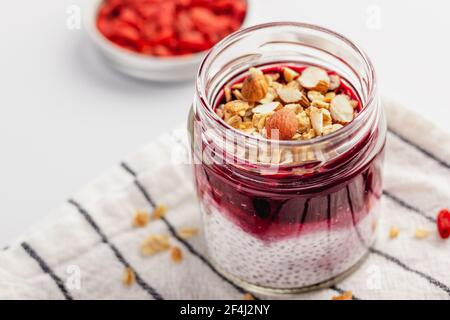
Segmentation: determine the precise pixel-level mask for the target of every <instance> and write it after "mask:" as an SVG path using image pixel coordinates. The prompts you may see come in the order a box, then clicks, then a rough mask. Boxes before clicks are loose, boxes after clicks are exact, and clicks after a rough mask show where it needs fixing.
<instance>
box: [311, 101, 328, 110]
mask: <svg viewBox="0 0 450 320" xmlns="http://www.w3.org/2000/svg"><path fill="white" fill-rule="evenodd" d="M311 106H312V107H316V108H324V109H327V110H328V109H330V104H329V103H327V102H325V101H320V100H314V101H313V102H311Z"/></svg>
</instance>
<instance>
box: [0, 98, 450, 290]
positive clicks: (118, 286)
mask: <svg viewBox="0 0 450 320" xmlns="http://www.w3.org/2000/svg"><path fill="white" fill-rule="evenodd" d="M384 105H385V109H386V111H387V114H388V123H389V133H388V142H387V152H386V164H385V191H384V194H383V200H382V211H383V217H382V221H381V224H380V227H379V228H378V230H379V232H380V234H379V238H378V241H377V243H376V244H375V245H374V247H373V248H371V250H370V255H369V257H368V259H367V260H366V262H365V263H364V264H363V265H362V266H361V267H360V268H359V269H358V270H357V271H356V272H355V273H353V274H352V275H351V276H349V277H348V278H346V279H345V280H344V281H342V282H341V283H339V284H337V285H336V286H333V287H331V288H329V289H323V290H320V291H315V292H310V293H305V294H300V295H296V296H293V297H292V298H294V299H330V298H331V297H332V296H334V295H337V294H339V293H342V292H344V291H352V292H353V295H354V299H449V298H450V269H449V266H450V241H445V240H442V239H440V238H439V236H438V234H437V232H436V221H435V217H436V214H437V212H438V210H439V209H440V208H443V207H448V206H450V138H449V137H448V136H446V135H445V134H444V133H443V132H441V131H439V130H438V129H436V128H435V127H434V126H433V125H432V124H430V123H429V122H427V121H425V120H424V119H423V118H421V117H419V116H418V115H413V114H411V113H410V112H409V111H406V110H405V109H404V108H403V107H401V106H400V105H398V104H396V103H394V102H392V101H385V102H384ZM186 154H187V141H186V138H185V132H184V131H183V130H179V131H176V132H173V133H172V134H168V135H166V136H164V137H162V138H161V139H159V140H158V141H155V142H153V143H150V144H149V145H148V146H147V147H146V148H144V149H143V150H141V151H139V152H137V153H136V154H134V155H133V156H131V157H129V158H128V159H127V160H126V161H125V162H123V163H121V164H120V165H118V166H117V167H115V168H113V169H111V170H110V171H109V172H107V173H106V174H104V175H103V176H101V177H100V178H98V179H97V180H95V181H93V182H92V183H91V184H89V185H88V186H86V187H85V188H83V189H82V190H81V191H80V192H79V193H77V194H75V195H73V197H72V198H71V199H70V200H69V201H67V202H66V203H64V204H63V205H62V206H61V207H60V208H58V209H57V210H55V212H53V214H51V215H50V216H49V217H48V218H46V219H45V221H42V222H41V223H40V224H39V225H36V226H35V227H34V228H32V230H31V231H30V232H28V233H26V234H25V235H24V236H23V237H22V238H20V239H18V240H17V242H15V243H14V244H12V245H11V246H9V247H8V248H5V249H4V250H3V251H0V298H3V299H242V298H243V296H244V294H245V290H244V289H242V288H241V287H239V286H237V285H235V284H233V283H231V282H229V281H227V280H226V279H224V278H223V277H222V276H221V275H220V274H219V273H217V271H216V270H215V269H214V268H213V266H212V265H211V264H210V263H209V262H208V260H207V258H206V256H205V246H204V243H203V241H202V237H201V235H200V236H196V237H192V238H189V239H184V238H181V237H180V236H179V235H178V233H177V230H178V229H179V228H181V227H200V217H199V210H198V207H197V203H196V200H195V195H194V189H193V186H192V183H191V178H190V174H189V173H190V168H189V166H188V165H186V164H174V163H173V162H171V161H168V159H174V158H177V157H179V160H182V159H183V158H184V157H185V155H186ZM179 162H181V161H179ZM161 204H164V205H166V206H167V208H168V211H167V213H166V215H165V217H163V218H162V219H159V220H156V221H152V222H150V223H149V224H148V225H147V226H145V227H144V228H134V227H133V226H132V223H131V221H132V219H133V216H134V214H135V212H136V210H138V209H141V210H147V211H149V212H150V211H151V210H152V208H155V207H156V206H158V205H161ZM391 226H397V227H398V228H399V230H400V234H399V236H398V238H396V239H390V238H389V230H390V228H391ZM417 228H422V229H426V230H430V231H431V235H430V236H429V237H428V238H426V239H417V238H415V237H414V232H415V230H416V229H417ZM161 233H163V234H167V235H169V236H170V242H171V243H172V244H173V245H176V246H177V247H179V248H180V249H181V251H182V255H183V259H182V261H181V262H180V263H174V262H173V261H172V260H171V258H170V253H169V251H167V252H162V253H159V254H156V255H154V256H151V257H143V256H142V255H141V253H140V250H139V248H140V245H141V243H142V241H143V239H145V238H146V237H147V236H148V235H149V234H161ZM125 270H132V271H133V272H134V275H135V283H134V284H133V285H131V286H125V285H124V283H123V281H122V277H123V275H124V273H125ZM256 298H261V299H263V298H265V297H262V296H259V295H258V296H256Z"/></svg>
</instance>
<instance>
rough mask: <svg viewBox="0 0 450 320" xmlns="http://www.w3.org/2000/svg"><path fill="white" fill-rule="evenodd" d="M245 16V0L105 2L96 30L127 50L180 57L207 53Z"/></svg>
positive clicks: (129, 0) (240, 22)
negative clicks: (206, 51)
mask: <svg viewBox="0 0 450 320" xmlns="http://www.w3.org/2000/svg"><path fill="white" fill-rule="evenodd" d="M246 13H247V1H246V0H105V1H103V3H102V4H101V6H100V8H99V11H98V16H97V28H98V30H99V31H100V32H101V33H102V34H103V35H104V36H105V37H106V38H107V39H109V40H110V41H112V42H114V43H115V44H117V45H119V46H120V47H123V48H126V49H128V50H131V51H134V52H137V53H141V54H145V55H151V56H160V57H169V56H180V55H189V54H193V53H197V52H201V51H205V50H208V49H209V48H211V47H212V46H213V45H214V44H216V43H217V42H218V41H220V40H221V39H222V38H224V37H225V36H227V35H228V34H230V33H232V32H234V31H236V30H238V29H239V28H240V27H241V25H242V23H243V21H244V18H245V16H246Z"/></svg>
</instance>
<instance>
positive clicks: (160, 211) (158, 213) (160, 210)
mask: <svg viewBox="0 0 450 320" xmlns="http://www.w3.org/2000/svg"><path fill="white" fill-rule="evenodd" d="M166 212H167V207H166V206H165V205H159V206H157V207H156V208H155V210H153V212H152V220H158V219H161V218H162V217H164V215H165V214H166Z"/></svg>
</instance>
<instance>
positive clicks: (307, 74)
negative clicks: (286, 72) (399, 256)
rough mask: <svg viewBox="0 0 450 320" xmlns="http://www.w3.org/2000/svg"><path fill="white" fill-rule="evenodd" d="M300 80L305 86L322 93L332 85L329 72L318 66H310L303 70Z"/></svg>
mask: <svg viewBox="0 0 450 320" xmlns="http://www.w3.org/2000/svg"><path fill="white" fill-rule="evenodd" d="M298 81H299V82H300V84H301V86H302V87H303V88H306V89H308V90H316V91H319V92H321V93H326V92H327V91H328V88H329V86H330V77H328V73H327V72H326V71H325V70H323V69H321V68H318V67H308V68H306V69H305V70H303V72H302V75H301V76H300V77H299V78H298Z"/></svg>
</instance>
